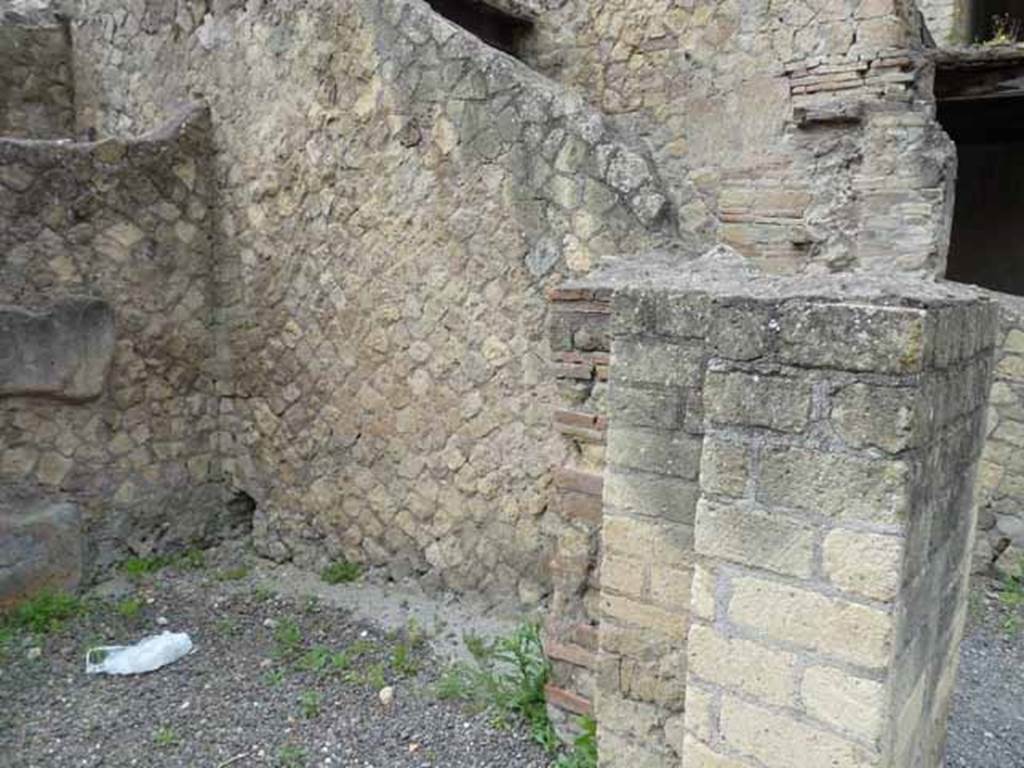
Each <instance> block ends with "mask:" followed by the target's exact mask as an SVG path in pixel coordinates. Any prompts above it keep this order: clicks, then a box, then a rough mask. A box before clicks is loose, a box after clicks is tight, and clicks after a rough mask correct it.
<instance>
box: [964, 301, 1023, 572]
mask: <svg viewBox="0 0 1024 768" xmlns="http://www.w3.org/2000/svg"><path fill="white" fill-rule="evenodd" d="M990 295H991V296H992V298H993V299H994V300H995V301H996V302H997V303H998V305H999V321H1000V322H999V343H998V346H997V347H996V366H995V372H994V374H993V382H992V392H991V394H990V398H989V412H988V423H987V427H986V435H987V437H986V441H985V450H984V453H983V454H982V457H981V469H980V473H979V476H978V492H977V499H976V501H977V504H978V528H979V533H978V544H977V549H976V551H975V555H976V557H975V565H976V567H977V568H978V569H979V570H981V571H987V570H988V568H989V566H991V565H993V564H994V565H996V566H997V567H1000V568H1001V567H1004V566H1005V567H1006V569H1007V570H1008V571H1012V570H1013V568H1014V567H1015V566H1016V564H1017V562H1018V560H1019V559H1020V557H1021V556H1024V431H1022V429H1024V299H1021V298H1018V297H1016V296H1008V295H1007V294H1004V293H995V292H990Z"/></svg>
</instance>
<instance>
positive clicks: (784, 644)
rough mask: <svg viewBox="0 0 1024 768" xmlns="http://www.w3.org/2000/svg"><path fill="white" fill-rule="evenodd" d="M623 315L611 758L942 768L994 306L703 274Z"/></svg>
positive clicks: (935, 290) (607, 731)
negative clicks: (936, 767)
mask: <svg viewBox="0 0 1024 768" xmlns="http://www.w3.org/2000/svg"><path fill="white" fill-rule="evenodd" d="M614 307H615V318H614V320H613V328H614V333H613V341H612V360H611V374H610V382H611V393H610V394H611V398H610V409H609V428H608V429H609V431H608V462H609V466H608V469H607V471H606V481H605V489H604V502H605V509H604V522H603V550H602V561H601V574H600V578H601V598H602V599H601V606H602V616H601V625H600V632H599V647H600V656H599V665H600V675H599V679H598V690H597V696H596V715H597V719H598V723H599V733H600V747H601V764H602V766H616V767H617V768H618V767H620V766H621V767H622V768H627V767H628V768H637V767H639V766H658V767H659V768H660V767H661V766H678V765H679V764H680V763H679V759H680V757H681V758H682V764H683V766H684V768H707V767H712V766H713V767H714V768H764V767H765V766H768V768H808V767H809V766H829V767H830V768H854V767H855V766H856V767H858V768H861V767H865V766H886V767H887V768H911V767H913V768H918V767H922V768H933V767H935V766H938V765H939V764H940V762H941V753H942V747H943V742H944V737H945V722H946V714H947V709H948V705H949V699H950V693H951V689H952V685H953V681H954V678H955V674H956V659H957V649H958V645H959V639H960V633H961V629H962V626H963V620H964V615H965V608H966V587H967V578H968V574H969V570H970V547H971V538H972V531H973V522H974V521H973V511H972V507H971V496H972V487H973V482H974V476H975V473H976V465H977V459H978V455H979V452H980V448H981V444H982V439H983V428H984V418H985V417H984V414H985V404H986V402H985V401H986V397H987V391H988V384H989V380H990V376H991V366H992V363H991V360H992V347H993V340H994V334H995V312H994V309H993V307H992V305H990V304H989V303H987V302H986V301H983V300H981V299H979V298H978V297H977V296H976V295H975V294H973V293H971V292H970V291H967V290H961V289H959V288H952V287H947V286H939V285H935V284H928V283H918V282H895V281H887V282H882V281H876V280H873V279H869V278H863V279H858V278H843V279H841V280H840V279H831V278H830V279H816V280H793V279H789V280H783V279H769V278H754V277H750V276H746V277H737V278H736V279H730V278H728V277H719V278H707V279H701V278H698V277H692V276H690V277H685V278H665V279H656V280H653V281H650V282H649V283H647V284H642V283H641V284H637V283H636V282H633V281H630V280H624V281H623V283H622V284H621V285H620V286H619V287H618V289H617V294H616V298H615V301H614ZM691 584H692V588H691Z"/></svg>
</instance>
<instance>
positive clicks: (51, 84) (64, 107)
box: [0, 2, 75, 139]
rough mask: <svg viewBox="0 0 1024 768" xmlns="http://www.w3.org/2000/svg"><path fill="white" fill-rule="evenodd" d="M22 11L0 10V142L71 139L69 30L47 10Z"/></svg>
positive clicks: (17, 8)
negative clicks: (1, 139) (8, 139)
mask: <svg viewBox="0 0 1024 768" xmlns="http://www.w3.org/2000/svg"><path fill="white" fill-rule="evenodd" d="M22 5H24V4H22V3H20V2H13V3H8V4H6V5H5V6H4V7H0V136H20V137H25V138H33V139H51V138H66V137H69V136H71V134H72V132H73V131H74V128H75V113H74V83H73V79H74V78H73V75H72V68H71V39H70V36H69V34H68V28H67V24H66V23H65V22H64V21H63V20H61V19H60V18H59V17H57V16H56V15H55V14H54V13H53V12H52V11H50V10H48V9H46V8H45V7H44V8H31V7H24V8H22V7H20V6H22ZM44 5H45V4H44Z"/></svg>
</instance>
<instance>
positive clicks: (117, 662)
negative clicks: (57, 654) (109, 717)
mask: <svg viewBox="0 0 1024 768" xmlns="http://www.w3.org/2000/svg"><path fill="white" fill-rule="evenodd" d="M192 648H193V645H192V638H190V637H189V636H188V633H187V632H161V633H160V634H159V635H151V636H150V637H144V638H142V639H141V640H139V642H137V643H135V645H102V646H99V647H97V648H90V649H89V650H88V652H87V653H86V654H85V671H86V674H90V675H98V674H107V675H140V674H142V673H144V672H153V671H154V670H157V669H160V668H161V667H166V666H167V665H168V664H171V663H173V662H175V661H177V660H178V659H180V658H181V657H183V656H186V655H188V654H189V653H191V652H192Z"/></svg>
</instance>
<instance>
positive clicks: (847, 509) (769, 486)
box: [757, 447, 909, 524]
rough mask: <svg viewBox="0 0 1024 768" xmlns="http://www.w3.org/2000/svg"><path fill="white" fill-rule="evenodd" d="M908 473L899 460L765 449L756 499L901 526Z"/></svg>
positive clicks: (842, 518)
mask: <svg viewBox="0 0 1024 768" xmlns="http://www.w3.org/2000/svg"><path fill="white" fill-rule="evenodd" d="M908 478H909V471H908V468H907V465H906V464H905V463H904V462H902V461H894V460H885V459H870V458H861V457H856V456H850V455H848V454H842V453H832V452H827V451H820V450H811V449H806V448H790V447H771V448H766V449H765V451H764V452H763V454H762V457H761V479H760V485H759V487H758V493H757V496H758V499H759V500H760V501H762V502H764V503H765V504H767V505H769V506H780V507H791V508H794V509H800V510H805V511H807V512H812V513H815V514H818V515H825V516H828V517H833V518H836V519H840V520H859V521H863V522H873V523H887V524H899V523H900V522H901V521H902V520H903V518H904V517H905V515H906V511H907V504H908V497H907V493H908V490H907V485H908Z"/></svg>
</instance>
